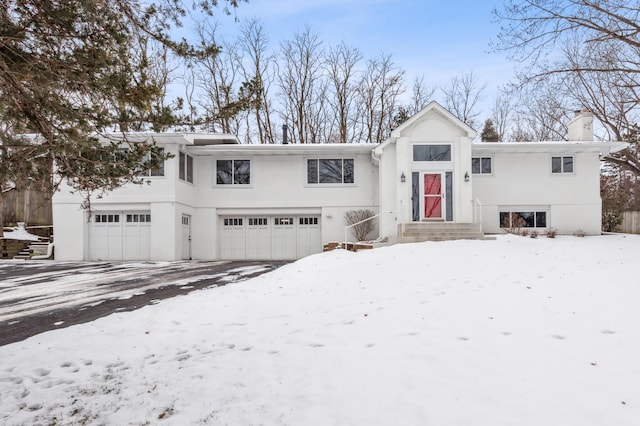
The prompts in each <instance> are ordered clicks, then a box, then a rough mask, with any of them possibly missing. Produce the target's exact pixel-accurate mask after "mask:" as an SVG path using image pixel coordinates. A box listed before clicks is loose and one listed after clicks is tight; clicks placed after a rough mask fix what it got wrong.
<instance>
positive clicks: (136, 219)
mask: <svg viewBox="0 0 640 426" xmlns="http://www.w3.org/2000/svg"><path fill="white" fill-rule="evenodd" d="M127 222H128V223H149V222H151V215H150V214H128V215H127Z"/></svg>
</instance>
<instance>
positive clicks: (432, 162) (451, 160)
mask: <svg viewBox="0 0 640 426" xmlns="http://www.w3.org/2000/svg"><path fill="white" fill-rule="evenodd" d="M425 145H448V146H449V149H450V153H451V159H450V160H444V161H420V160H414V159H413V147H414V146H425ZM410 156H411V162H412V163H415V164H435V165H438V166H441V165H444V164H452V163H453V159H454V158H455V152H454V144H452V143H451V142H414V143H412V144H411V152H410Z"/></svg>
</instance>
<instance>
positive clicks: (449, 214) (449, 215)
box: [417, 170, 453, 222]
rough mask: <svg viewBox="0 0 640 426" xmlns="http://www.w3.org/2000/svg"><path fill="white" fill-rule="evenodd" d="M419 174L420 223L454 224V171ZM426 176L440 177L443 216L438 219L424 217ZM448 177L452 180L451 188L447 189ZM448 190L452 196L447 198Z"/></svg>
mask: <svg viewBox="0 0 640 426" xmlns="http://www.w3.org/2000/svg"><path fill="white" fill-rule="evenodd" d="M417 172H418V176H419V179H418V197H419V217H418V219H419V221H434V222H440V221H443V222H452V221H453V211H449V210H453V171H452V170H420V171H417ZM425 175H440V185H441V187H440V191H441V192H440V198H441V203H440V205H441V215H440V217H438V218H427V217H425V215H424V207H425V202H424V199H425V192H424V191H425V188H424V176H425ZM447 176H449V178H450V185H451V188H447ZM448 189H449V190H450V192H451V194H450V197H449V198H452V199H451V200H449V199H448V197H447V192H448Z"/></svg>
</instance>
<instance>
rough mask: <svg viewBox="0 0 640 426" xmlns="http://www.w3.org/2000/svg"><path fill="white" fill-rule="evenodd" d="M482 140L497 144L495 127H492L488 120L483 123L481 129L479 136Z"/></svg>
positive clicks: (498, 136)
mask: <svg viewBox="0 0 640 426" xmlns="http://www.w3.org/2000/svg"><path fill="white" fill-rule="evenodd" d="M480 137H481V138H482V142H499V141H500V135H499V134H498V132H497V131H496V129H495V127H493V121H492V120H491V119H490V118H487V120H486V121H485V122H484V129H482V133H481V134H480Z"/></svg>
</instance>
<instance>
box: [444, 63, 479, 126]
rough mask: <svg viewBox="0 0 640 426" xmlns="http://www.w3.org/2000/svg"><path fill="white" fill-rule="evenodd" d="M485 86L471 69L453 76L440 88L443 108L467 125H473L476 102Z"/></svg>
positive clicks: (475, 123)
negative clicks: (446, 84)
mask: <svg viewBox="0 0 640 426" xmlns="http://www.w3.org/2000/svg"><path fill="white" fill-rule="evenodd" d="M486 86H487V85H486V84H480V82H479V81H478V78H477V77H476V76H475V75H474V74H473V71H470V72H468V73H464V74H460V75H457V76H455V77H453V78H452V79H451V82H450V83H449V85H448V86H446V87H443V88H442V89H441V90H442V94H443V95H444V104H445V108H447V109H448V110H449V111H451V112H452V113H453V114H454V115H455V116H456V117H458V119H460V120H461V121H463V122H464V123H466V124H467V125H468V126H470V127H475V126H476V125H477V124H478V123H477V122H476V121H477V118H478V115H479V111H477V107H478V103H479V102H480V101H481V100H482V92H483V91H484V89H485V87H486Z"/></svg>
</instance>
